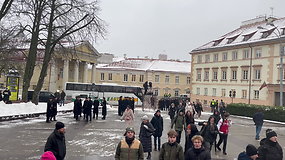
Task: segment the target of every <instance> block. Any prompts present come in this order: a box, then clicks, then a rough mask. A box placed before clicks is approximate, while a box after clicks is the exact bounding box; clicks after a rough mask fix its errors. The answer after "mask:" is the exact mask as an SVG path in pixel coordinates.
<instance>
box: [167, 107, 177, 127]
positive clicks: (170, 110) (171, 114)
mask: <svg viewBox="0 0 285 160" xmlns="http://www.w3.org/2000/svg"><path fill="white" fill-rule="evenodd" d="M175 113H176V107H175V105H174V103H171V105H170V108H169V111H168V115H169V116H170V119H171V124H172V123H173V120H174V117H175Z"/></svg>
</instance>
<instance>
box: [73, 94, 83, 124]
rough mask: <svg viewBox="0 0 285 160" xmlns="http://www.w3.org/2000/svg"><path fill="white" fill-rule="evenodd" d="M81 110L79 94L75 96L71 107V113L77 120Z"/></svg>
mask: <svg viewBox="0 0 285 160" xmlns="http://www.w3.org/2000/svg"><path fill="white" fill-rule="evenodd" d="M81 110H82V102H81V99H80V97H79V96H77V97H76V100H75V101H74V107H73V113H74V118H75V119H76V120H77V121H78V120H79V117H78V116H79V115H81Z"/></svg>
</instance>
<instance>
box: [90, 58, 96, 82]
mask: <svg viewBox="0 0 285 160" xmlns="http://www.w3.org/2000/svg"><path fill="white" fill-rule="evenodd" d="M95 80H96V64H95V63H93V64H92V75H91V82H92V83H95Z"/></svg>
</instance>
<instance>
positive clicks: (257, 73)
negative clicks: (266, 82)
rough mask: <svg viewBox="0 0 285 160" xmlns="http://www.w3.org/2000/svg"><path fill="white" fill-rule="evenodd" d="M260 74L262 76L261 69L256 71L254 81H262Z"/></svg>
mask: <svg viewBox="0 0 285 160" xmlns="http://www.w3.org/2000/svg"><path fill="white" fill-rule="evenodd" d="M260 74H261V71H260V69H255V70H254V79H257V80H260V78H261V76H260Z"/></svg>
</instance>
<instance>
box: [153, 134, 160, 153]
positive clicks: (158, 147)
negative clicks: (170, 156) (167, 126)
mask: <svg viewBox="0 0 285 160" xmlns="http://www.w3.org/2000/svg"><path fill="white" fill-rule="evenodd" d="M156 142H157V143H156ZM154 149H158V150H159V151H160V137H154Z"/></svg>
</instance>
